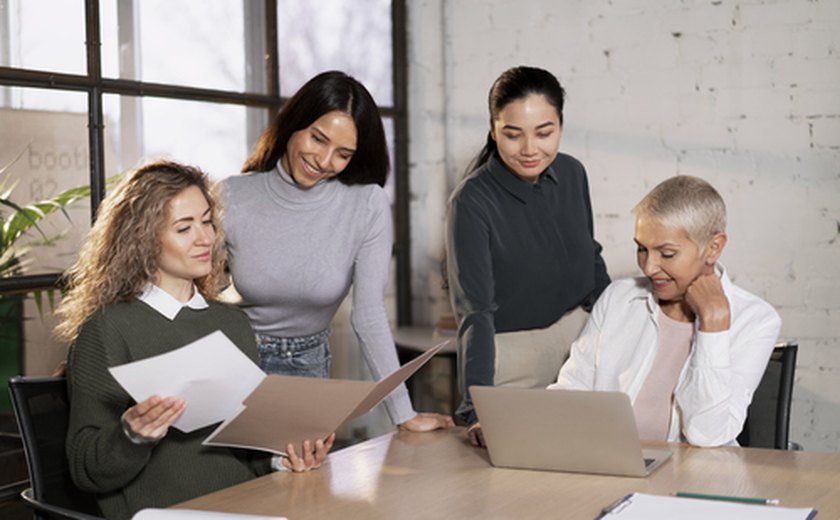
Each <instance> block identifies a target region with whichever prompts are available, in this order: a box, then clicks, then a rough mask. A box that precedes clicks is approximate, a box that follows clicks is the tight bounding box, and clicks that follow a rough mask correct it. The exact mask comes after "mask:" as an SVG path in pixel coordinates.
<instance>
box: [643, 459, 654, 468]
mask: <svg viewBox="0 0 840 520" xmlns="http://www.w3.org/2000/svg"><path fill="white" fill-rule="evenodd" d="M655 460H656V459H648V458H645V467H646V468H647V467H649V466H650V465H651V464H653V462H654V461H655Z"/></svg>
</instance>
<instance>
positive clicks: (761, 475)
mask: <svg viewBox="0 0 840 520" xmlns="http://www.w3.org/2000/svg"><path fill="white" fill-rule="evenodd" d="M661 445H665V444H664V443H662V444H661ZM661 445H660V447H661ZM667 447H669V448H670V449H672V450H673V452H674V455H673V457H672V458H671V460H669V461H668V462H666V463H665V464H664V465H663V466H662V467H661V468H659V469H658V470H656V471H655V472H654V473H653V474H652V475H651V476H650V477H648V478H625V477H608V476H596V475H582V474H573V473H555V472H543V471H528V470H512V469H501V468H494V467H492V466H491V465H490V463H489V459H488V458H487V452H486V451H485V450H481V449H476V448H473V447H471V446H469V445H468V444H467V443H466V441H465V438H464V432H463V429H462V428H456V429H454V430H450V431H444V432H435V433H425V434H424V433H407V432H398V433H393V434H388V435H384V436H382V437H377V438H375V439H371V440H369V441H366V442H363V443H361V444H357V445H355V446H351V447H349V448H345V449H343V450H340V451H337V452H335V453H332V454H330V455H329V457H328V459H327V461H326V463H325V464H324V465H323V466H322V467H321V469H319V470H317V471H313V472H310V473H306V474H291V473H274V474H271V475H267V476H265V477H262V478H259V479H255V480H252V481H250V482H245V483H243V484H240V485H238V486H234V487H231V488H228V489H224V490H221V491H218V492H216V493H212V494H210V495H206V496H203V497H200V498H197V499H194V500H191V501H189V502H185V503H183V504H181V505H180V506H179V507H187V508H192V509H203V510H211V511H227V512H236V513H249V514H261V515H284V516H287V517H288V518H289V519H290V520H303V519H324V520H328V519H333V518H334V519H341V520H347V519H357V518H365V519H367V518H371V519H380V518H381V519H404V518H405V519H415V518H420V519H426V518H428V519H444V518H477V519H478V518H480V519H496V518H505V519H520V518H523V519H527V518H539V519H544V518H563V519H578V518H580V519H587V520H591V519H592V518H594V517H595V516H596V514H597V513H598V512H599V511H600V510H601V508H602V507H604V506H605V505H607V504H609V503H611V502H612V501H613V500H615V499H616V498H619V497H621V496H624V495H626V494H629V493H632V492H634V491H639V492H645V493H651V494H668V493H672V492H675V491H678V490H679V491H695V492H702V493H716V494H732V495H740V496H755V497H765V498H778V499H780V500H781V505H783V506H789V507H814V508H817V509H818V511H819V514H818V515H817V518H818V520H823V519H836V518H840V454H838V453H816V452H804V451H778V450H768V449H756V448H714V449H710V448H694V447H690V446H687V445H683V444H668V445H667Z"/></svg>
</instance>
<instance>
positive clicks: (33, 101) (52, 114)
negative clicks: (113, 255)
mask: <svg viewBox="0 0 840 520" xmlns="http://www.w3.org/2000/svg"><path fill="white" fill-rule="evenodd" d="M2 94H3V97H4V98H9V99H12V100H14V101H15V102H14V103H13V104H11V106H5V107H2V108H0V121H2V124H0V168H5V172H4V174H3V176H2V177H0V182H3V183H4V190H8V189H9V187H11V186H14V188H13V189H12V191H11V193H10V195H9V197H8V200H9V201H11V202H12V203H14V204H16V205H18V206H25V205H28V204H30V203H34V202H39V201H42V200H46V199H49V198H52V197H54V196H55V195H57V194H59V193H60V192H62V191H64V190H67V189H70V188H75V187H78V186H87V185H88V184H89V182H90V160H89V154H88V118H87V113H86V112H85V111H81V110H78V107H82V108H83V109H85V108H86V99H85V95H84V94H78V93H69V92H57V91H52V90H40V89H20V88H5V89H2ZM21 100H25V103H22V102H21ZM62 107H65V108H62ZM74 108H75V109H74ZM0 191H3V190H0ZM13 211H14V209H13V208H10V207H9V206H8V205H3V206H2V207H0V214H2V217H3V219H4V221H5V219H8V218H9V217H10V216H11V214H12V213H13ZM89 223H90V202H89V199H88V198H85V199H84V200H82V201H80V202H78V203H76V204H74V205H73V206H71V207H69V208H67V213H66V214H64V213H62V212H61V211H55V212H54V213H51V214H49V215H47V216H46V217H44V218H43V219H41V220H38V221H37V227H35V226H33V227H30V229H29V230H28V232H27V233H25V234H24V235H22V236H21V237H20V238H19V239H18V240H17V241H16V242H15V243H14V250H15V251H16V252H17V255H18V258H19V260H20V261H21V267H22V269H21V270H18V271H17V272H16V273H8V272H6V273H0V276H3V275H5V276H8V275H10V274H12V275H14V274H41V273H54V272H59V271H62V270H64V269H65V268H66V267H68V266H69V265H70V264H72V263H73V261H75V256H76V252H77V251H78V246H79V243H80V242H81V239H82V237H83V236H84V234H85V233H86V232H87V230H88V229H89V227H90V224H89ZM26 246H31V249H30V250H28V251H25V252H21V251H20V248H21V247H26ZM0 248H2V246H0ZM0 252H2V253H7V251H0Z"/></svg>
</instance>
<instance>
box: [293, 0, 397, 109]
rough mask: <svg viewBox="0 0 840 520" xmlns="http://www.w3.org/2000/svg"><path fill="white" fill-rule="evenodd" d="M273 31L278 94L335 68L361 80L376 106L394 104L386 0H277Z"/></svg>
mask: <svg viewBox="0 0 840 520" xmlns="http://www.w3.org/2000/svg"><path fill="white" fill-rule="evenodd" d="M277 33H278V42H277V43H278V48H279V58H280V92H281V94H282V95H284V96H291V95H292V94H294V92H295V91H296V90H297V89H298V88H300V87H301V85H303V84H304V83H306V81H307V80H308V79H310V78H311V77H312V76H314V75H316V74H317V73H319V72H323V71H325V70H333V69H337V70H343V71H344V72H346V73H348V74H350V75H351V76H354V77H355V78H356V79H358V80H359V81H361V82H362V83H363V84H364V85H365V86H366V87H367V88H368V90H370V92H371V94H373V97H374V99H375V100H376V102H377V103H378V104H379V105H383V106H390V105H392V104H393V103H394V101H393V99H394V97H393V88H392V83H393V82H392V75H391V64H392V52H391V51H392V49H391V2H390V1H389V0H323V1H320V2H300V1H297V0H279V1H278V2H277ZM351 42H352V43H351Z"/></svg>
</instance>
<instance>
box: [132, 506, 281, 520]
mask: <svg viewBox="0 0 840 520" xmlns="http://www.w3.org/2000/svg"><path fill="white" fill-rule="evenodd" d="M132 520H286V517H284V516H259V515H241V514H237V513H217V512H215V511H198V510H196V509H141V510H140V511H137V513H136V514H135V515H134V516H133V517H132Z"/></svg>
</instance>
